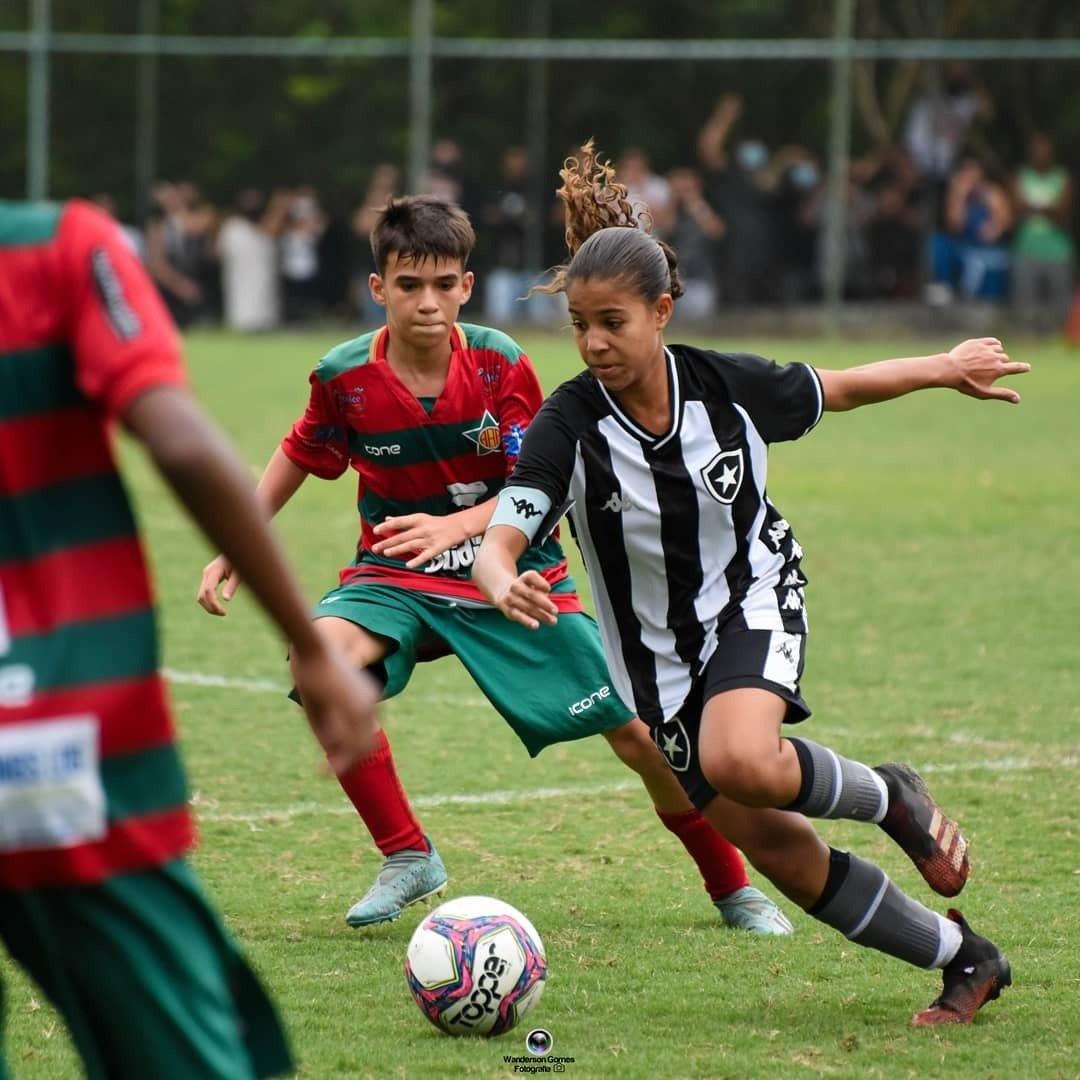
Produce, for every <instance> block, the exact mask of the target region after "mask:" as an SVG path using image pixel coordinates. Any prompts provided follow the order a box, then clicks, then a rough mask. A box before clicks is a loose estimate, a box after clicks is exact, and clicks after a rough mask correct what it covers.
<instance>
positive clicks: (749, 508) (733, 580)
mask: <svg viewBox="0 0 1080 1080" xmlns="http://www.w3.org/2000/svg"><path fill="white" fill-rule="evenodd" d="M702 404H703V405H704V406H705V412H706V413H707V414H708V417H709V423H710V425H711V426H712V429H713V432H714V433H715V434H716V438H717V442H718V444H719V445H720V447H721V449H723V450H735V449H737V447H734V446H729V445H727V442H728V441H729V440H730V437H731V436H730V434H729V433H730V431H731V418H732V413H733V412H734V414H735V416H736V418H737V419H738V420H740V421H742V423H743V424H745V423H746V421H745V419H744V418H743V417H742V415H741V414H740V413H739V412H738V411H737V410H735V409H734V408H733V406H731V405H730V404H728V403H727V402H722V401H717V400H716V399H715V397H713V396H712V395H705V396H704V397H703V400H702ZM739 448H741V449H742V454H743V478H742V483H741V484H740V485H739V492H738V494H737V495H736V496H735V500H734V502H732V504H731V525H732V529H733V531H734V536H735V554H734V555H733V556H732V557H731V561H730V562H729V563H728V565H727V569H726V570H725V571H724V577H725V578H726V579H727V585H728V596H729V599H728V602H727V604H725V605H724V610H723V611H721V612H720V616H719V618H718V619H717V627H718V628H719V627H722V626H725V625H727V624H728V623H729V621H730V619H731V617H732V616H734V617H735V622H734V623H733V624H732V625H734V626H735V627H737V628H740V629H745V628H746V622H745V617H744V615H743V613H742V602H743V600H745V599H746V593H747V591H748V589H749V588H750V585H751V583H752V579H753V570H752V568H751V566H750V534H751V531H752V529H753V526H754V518H756V517H757V514H758V510H759V508H760V506H761V502H760V500H761V496H760V495H759V494H758V489H757V481H756V479H755V477H754V465H753V461H752V460H751V454H750V445H749V441H748V440H747V437H746V431H745V428H743V431H742V434H741V435H740V438H739Z"/></svg>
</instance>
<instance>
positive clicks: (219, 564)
mask: <svg viewBox="0 0 1080 1080" xmlns="http://www.w3.org/2000/svg"><path fill="white" fill-rule="evenodd" d="M223 581H224V582H225V588H224V589H222V590H221V599H222V600H231V599H232V598H233V597H234V596H235V595H236V590H237V589H238V588H239V587H240V575H239V574H238V573H237V572H236V571H235V570H234V569H233V566H232V563H231V562H229V560H228V559H226V558H225V556H224V555H219V556H218V557H217V558H216V559H214V560H213V561H211V562H208V563H207V564H206V566H205V567H203V572H202V581H200V582H199V594H198V596H197V597H196V599H197V600H198V601H199V604H200V606H202V607H203V608H205V609H206V610H207V611H209V612H210V614H211V615H224V614H226V611H225V608H224V607H222V604H221V600H219V599H218V592H217V588H218V586H219V585H220V584H221V583H222V582H223Z"/></svg>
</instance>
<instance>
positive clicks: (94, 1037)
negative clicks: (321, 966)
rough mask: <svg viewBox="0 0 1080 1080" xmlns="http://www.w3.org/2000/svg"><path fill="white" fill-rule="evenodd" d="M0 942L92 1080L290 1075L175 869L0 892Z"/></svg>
mask: <svg viewBox="0 0 1080 1080" xmlns="http://www.w3.org/2000/svg"><path fill="white" fill-rule="evenodd" d="M0 936H2V937H3V939H4V942H5V944H6V945H7V948H8V951H9V952H10V953H11V955H12V957H13V959H15V960H16V961H17V962H18V963H19V964H21V965H22V967H23V968H25V969H26V971H27V972H29V974H30V975H31V976H32V977H33V978H34V979H35V980H36V981H37V982H38V984H39V985H40V986H41V988H42V989H43V990H44V991H45V993H46V994H47V995H48V996H49V998H50V999H51V1000H52V1002H53V1004H54V1005H55V1006H56V1008H57V1010H58V1011H59V1012H60V1014H61V1015H62V1016H63V1018H64V1020H65V1022H66V1023H67V1025H68V1029H69V1030H70V1032H71V1037H72V1041H73V1042H74V1044H75V1047H76V1049H77V1050H78V1052H79V1054H80V1056H81V1057H82V1060H83V1063H84V1065H85V1067H86V1074H87V1076H88V1077H90V1078H91V1080H96V1078H98V1077H100V1078H102V1080H104V1078H105V1077H109V1078H112V1077H153V1078H154V1080H166V1078H173V1077H175V1078H176V1080H190V1078H191V1077H196V1076H197V1077H199V1078H200V1080H208V1078H211V1077H213V1078H221V1080H240V1078H246V1077H255V1076H278V1075H280V1074H282V1073H286V1072H290V1071H291V1070H292V1069H294V1068H295V1066H294V1065H293V1063H292V1058H291V1055H290V1053H289V1048H288V1045H287V1042H286V1039H285V1034H284V1032H283V1031H282V1029H281V1025H280V1023H279V1022H278V1018H277V1015H276V1013H275V1012H274V1007H273V1005H272V1004H271V1002H270V1000H269V998H268V997H267V996H266V994H265V992H264V991H263V989H262V987H261V986H260V985H259V983H258V980H257V979H256V977H255V975H254V974H253V973H252V971H251V969H250V968H249V967H248V966H247V964H246V962H245V961H244V959H243V957H242V956H241V955H240V953H239V951H238V949H237V947H236V945H235V944H233V942H232V940H231V938H230V937H229V936H228V934H227V933H226V931H225V930H224V929H223V927H222V926H221V924H220V922H219V921H218V918H217V916H216V915H215V914H214V912H213V911H212V910H211V909H210V907H209V905H208V904H207V902H206V900H205V899H204V898H203V895H202V891H201V889H200V887H199V883H198V880H197V878H196V877H195V874H194V872H193V871H192V870H191V868H190V866H188V864H187V862H185V861H184V860H182V859H181V860H177V861H175V862H172V863H169V864H167V865H166V866H163V867H160V868H158V869H155V870H147V871H142V872H139V873H130V874H120V875H117V876H116V877H113V878H109V879H107V880H105V881H103V882H101V883H100V884H98V885H80V886H72V887H53V888H47V889H45V888H42V889H33V890H30V891H28V892H0ZM3 1075H4V1066H3V1058H2V1056H0V1076H3Z"/></svg>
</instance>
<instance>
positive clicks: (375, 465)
mask: <svg viewBox="0 0 1080 1080" xmlns="http://www.w3.org/2000/svg"><path fill="white" fill-rule="evenodd" d="M388 340H389V331H388V330H387V329H386V328H385V327H383V328H382V329H381V330H377V331H373V332H371V333H369V334H364V335H363V336H361V337H358V338H354V339H353V340H351V341H346V342H344V343H343V344H341V345H338V346H337V347H336V348H334V349H332V350H331V351H330V352H329V353H328V354H327V355H326V356H325V357H323V359H322V361H320V363H319V365H318V367H316V368H315V370H314V371H313V372H312V374H311V378H310V383H311V393H310V397H309V399H308V406H307V410H306V412H305V413H304V415H303V416H302V417H301V418H300V419H299V420H298V421H297V422H296V423H295V424H294V425H293V428H292V431H290V432H289V434H288V435H287V436H286V437H285V439H284V440H283V441H282V443H281V448H282V450H283V451H284V453H285V455H286V456H287V457H288V458H289V460H290V461H292V462H293V463H294V464H295V465H296V466H298V467H299V468H301V469H303V470H304V471H305V472H308V473H312V474H314V475H315V476H321V477H324V478H326V479H336V478H337V477H339V476H341V475H342V473H344V472H345V470H346V469H348V468H349V467H350V466H351V467H352V468H353V469H355V470H356V472H357V473H358V474H359V490H358V495H357V509H358V510H359V512H360V526H361V527H360V539H359V542H358V543H357V547H356V558H355V559H354V560H353V562H352V563H350V564H349V565H348V566H346V567H345V568H344V569H343V570H342V571H341V575H340V577H341V583H342V584H345V583H346V582H348V581H354V580H356V579H357V578H359V577H363V578H364V579H367V580H372V581H378V582H379V583H380V584H389V585H397V586H400V587H402V588H407V589H413V590H416V591H419V592H425V593H430V594H434V595H436V596H445V597H450V598H453V599H456V600H459V601H465V602H466V603H469V602H471V603H476V604H486V603H487V600H486V598H485V597H484V595H483V593H481V592H480V590H479V589H478V588H477V587H476V586H475V585H474V584H473V583H472V563H473V557H474V555H475V553H476V548H477V547H478V546H479V543H480V537H475V538H473V539H471V540H467V541H465V543H463V544H461V545H460V546H458V547H456V548H453V549H452V550H450V551H447V552H445V553H444V554H443V555H440V556H439V557H437V558H436V559H433V560H432V561H431V562H429V563H428V564H427V565H426V566H424V567H421V568H420V569H417V570H410V569H408V568H407V567H406V565H405V563H406V561H407V560H406V559H392V558H388V557H386V556H384V555H376V554H375V552H373V551H372V550H371V548H372V544H374V543H375V541H376V540H377V539H378V538H377V537H376V536H375V534H374V532H373V531H372V530H373V528H374V526H376V525H378V524H379V523H380V522H381V521H383V520H385V519H386V518H387V517H396V516H400V515H403V514H417V513H424V514H433V515H446V514H452V513H455V512H456V511H458V510H463V509H465V508H466V507H469V506H475V505H476V504H478V503H481V502H485V501H486V500H488V499H490V498H492V497H493V496H495V495H497V494H498V493H499V492H500V491H501V490H502V488H503V486H504V485H505V483H506V479H507V477H508V476H509V475H510V473H511V472H512V471H513V468H514V464H515V462H516V461H517V457H518V452H519V450H520V447H521V439H522V437H523V435H524V434H525V429H526V428H527V427H528V426H529V422H530V421H531V420H532V418H533V416H534V415H535V413H536V411H537V410H538V409H539V408H540V406H541V404H543V400H544V395H543V390H542V389H541V387H540V381H539V379H537V377H536V372H535V371H534V369H533V366H532V364H531V363H530V362H529V358H528V357H527V356H526V355H525V354H524V353H523V352H522V350H521V349H520V348H519V347H518V345H517V344H516V343H515V342H514V340H513V339H512V338H510V337H508V336H507V335H506V334H504V333H501V332H500V331H498V330H492V329H489V328H487V327H484V326H472V325H469V324H467V323H461V324H457V325H455V326H454V328H453V331H452V338H451V354H450V368H449V371H448V373H447V378H446V385H445V387H444V388H443V391H442V393H441V394H440V395H439V396H438V398H437V399H436V400H435V402H434V404H433V405H432V406H431V409H430V411H428V409H427V408H425V406H424V404H423V403H421V402H420V400H419V399H418V398H417V397H416V395H415V394H413V392H412V391H411V390H410V389H409V388H408V387H407V386H405V384H404V383H403V382H402V381H401V380H400V379H399V378H398V377H397V375H395V374H394V371H393V370H392V368H391V367H390V365H389V364H388V363H387V362H386V347H387V343H388ZM519 566H520V569H522V570H537V571H539V572H540V573H541V574H543V575H544V577H545V578H547V580H548V581H549V582H550V583H551V584H552V586H553V593H552V599H553V600H554V601H555V603H556V604H557V605H558V606H559V608H560V610H562V611H581V602H580V599H579V598H578V596H577V592H576V590H575V588H574V584H573V579H572V578H570V577H569V576H568V573H567V567H566V556H565V553H564V552H563V549H562V547H561V546H560V545H559V542H558V539H557V534H555V535H553V536H552V537H550V538H549V539H548V540H547V541H546V542H545V543H544V544H542V545H540V546H539V547H536V548H530V549H529V551H528V552H527V553H526V554H525V556H524V557H523V558H522V560H521V563H520V564H519Z"/></svg>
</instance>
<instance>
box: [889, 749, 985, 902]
mask: <svg viewBox="0 0 1080 1080" xmlns="http://www.w3.org/2000/svg"><path fill="white" fill-rule="evenodd" d="M874 771H875V772H876V773H877V774H878V775H879V776H880V777H881V778H882V779H883V780H884V781H885V783H886V784H887V785H888V788H889V809H888V810H887V811H886V814H885V817H884V818H883V819H882V821H881V827H882V828H883V829H884V830H885V832H886V833H888V834H889V836H891V837H892V839H893V840H895V841H896V842H897V843H898V844H899V845H900V847H901V848H903V850H904V851H905V852H906V853H907V856H908V858H910V859H911V861H912V862H913V863H914V864H915V867H916V869H917V870H918V871H919V873H920V874H922V876H923V878H924V879H925V880H926V883H927V885H929V886H930V888H931V889H933V890H934V892H936V893H938V894H939V895H941V896H956V894H957V893H958V892H960V890H961V889H962V888H963V887H964V883H965V882H966V881H967V878H968V873H969V872H970V870H971V865H970V863H969V862H968V853H967V852H968V844H967V840H965V839H964V834H963V833H962V832H961V831H960V826H959V825H957V824H956V822H955V821H953V820H952V818H949V817H946V816H945V815H944V814H943V813H942V812H941V809H940V808H939V807H938V805H937V803H935V802H934V800H933V799H932V798H931V796H930V792H929V790H927V787H926V784H925V783H924V782H923V778H922V777H921V776H920V775H919V774H918V773H917V772H916V771H915V770H914V769H912V768H911V767H910V766H908V765H878V766H877V768H876V769H875V770H874Z"/></svg>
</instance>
